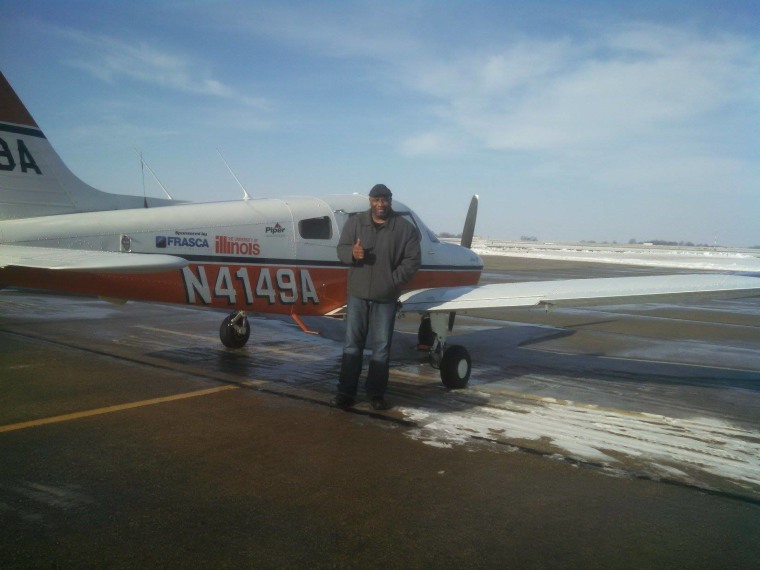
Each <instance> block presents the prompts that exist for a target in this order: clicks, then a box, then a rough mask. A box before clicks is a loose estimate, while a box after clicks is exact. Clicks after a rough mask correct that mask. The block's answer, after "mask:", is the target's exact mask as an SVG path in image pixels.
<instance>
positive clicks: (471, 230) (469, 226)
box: [461, 194, 479, 249]
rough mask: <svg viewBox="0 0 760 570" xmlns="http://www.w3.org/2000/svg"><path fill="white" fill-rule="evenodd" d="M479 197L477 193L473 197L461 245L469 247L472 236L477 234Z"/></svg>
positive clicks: (465, 221)
mask: <svg viewBox="0 0 760 570" xmlns="http://www.w3.org/2000/svg"><path fill="white" fill-rule="evenodd" d="M478 199H479V198H478V195H477V194H475V195H474V196H473V197H472V200H471V201H470V209H469V210H467V218H465V220H464V229H463V230H462V242H461V246H462V247H466V248H468V249H469V248H470V247H471V246H472V237H473V236H474V235H475V218H477V217H478Z"/></svg>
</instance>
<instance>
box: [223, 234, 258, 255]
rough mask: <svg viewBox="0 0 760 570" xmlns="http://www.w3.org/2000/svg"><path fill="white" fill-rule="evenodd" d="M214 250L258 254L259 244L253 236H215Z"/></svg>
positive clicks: (232, 253) (227, 252)
mask: <svg viewBox="0 0 760 570" xmlns="http://www.w3.org/2000/svg"><path fill="white" fill-rule="evenodd" d="M214 252H215V253H222V254H228V255H249V256H254V255H259V254H260V253H261V246H260V245H259V244H258V243H257V242H256V240H255V239H253V238H241V237H227V236H216V240H215V241H214Z"/></svg>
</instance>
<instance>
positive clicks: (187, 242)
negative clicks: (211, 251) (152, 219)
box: [156, 236, 208, 249]
mask: <svg viewBox="0 0 760 570" xmlns="http://www.w3.org/2000/svg"><path fill="white" fill-rule="evenodd" d="M156 247H158V248H162V249H163V248H166V247H208V240H207V239H206V238H195V237H179V236H168V237H167V236H156Z"/></svg>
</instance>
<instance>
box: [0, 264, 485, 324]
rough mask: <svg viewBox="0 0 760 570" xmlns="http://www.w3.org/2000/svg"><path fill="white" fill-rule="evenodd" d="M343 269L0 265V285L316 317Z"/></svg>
mask: <svg viewBox="0 0 760 570" xmlns="http://www.w3.org/2000/svg"><path fill="white" fill-rule="evenodd" d="M347 270H348V268H347V267H346V268H342V267H304V266H301V265H299V266H259V265H235V264H230V265H222V264H191V265H189V266H188V267H186V268H185V269H183V270H181V271H168V272H163V273H151V274H104V273H79V272H74V271H53V270H46V269H27V268H17V267H11V268H5V269H0V286H15V287H26V288H31V289H46V290H52V291H61V292H67V293H80V294H85V295H95V296H98V297H109V298H114V299H126V300H134V301H152V302H158V303H171V304H180V305H195V306H201V307H213V308H224V309H240V310H248V311H253V312H261V313H279V314H290V313H297V314H299V315H304V316H319V315H324V314H326V313H329V312H331V311H334V310H335V309H337V308H339V307H342V306H343V305H345V304H346V281H347V276H348V271H347ZM479 277H480V270H462V271H451V270H447V271H438V270H432V269H424V270H421V271H419V272H418V273H417V275H416V276H415V278H414V279H413V281H412V282H411V283H409V284H408V285H407V286H406V287H405V289H423V288H436V287H456V286H462V285H475V284H477V282H478V279H479Z"/></svg>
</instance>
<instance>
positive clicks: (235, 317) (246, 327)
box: [219, 311, 251, 348]
mask: <svg viewBox="0 0 760 570" xmlns="http://www.w3.org/2000/svg"><path fill="white" fill-rule="evenodd" d="M250 336H251V325H250V324H249V323H248V317H247V316H246V314H245V311H234V312H232V313H230V314H229V315H227V317H225V319H224V320H223V321H222V324H221V326H220V327H219V339H220V340H221V341H222V344H223V345H224V346H226V347H227V348H242V347H244V346H245V343H247V342H248V337H250Z"/></svg>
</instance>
